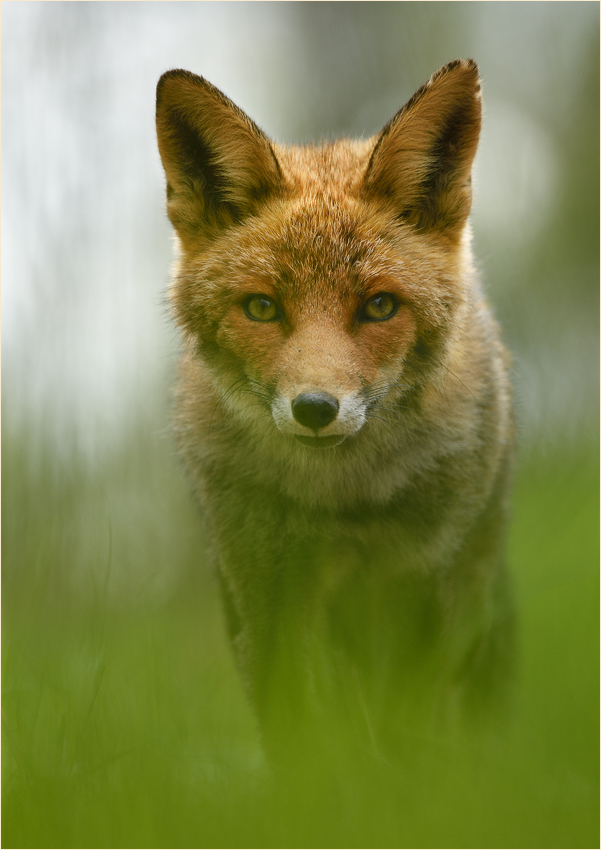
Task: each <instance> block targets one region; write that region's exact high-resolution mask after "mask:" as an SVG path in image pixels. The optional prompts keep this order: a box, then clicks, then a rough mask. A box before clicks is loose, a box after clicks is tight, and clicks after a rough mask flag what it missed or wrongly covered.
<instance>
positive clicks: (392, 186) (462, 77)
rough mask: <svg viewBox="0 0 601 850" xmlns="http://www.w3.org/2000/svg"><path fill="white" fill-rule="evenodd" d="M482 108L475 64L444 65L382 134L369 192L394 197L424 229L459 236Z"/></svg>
mask: <svg viewBox="0 0 601 850" xmlns="http://www.w3.org/2000/svg"><path fill="white" fill-rule="evenodd" d="M481 113H482V107H481V96H480V79H479V76H478V68H477V66H476V63H475V62H474V61H472V60H471V59H467V60H465V61H464V60H456V61H455V62H451V63H450V64H448V65H445V66H444V67H443V68H441V69H440V70H439V71H437V72H436V73H435V74H434V75H433V76H432V77H431V78H430V80H429V81H428V82H427V83H426V84H425V85H424V86H422V87H421V88H420V89H419V90H418V91H417V92H416V93H415V94H414V95H413V97H412V98H411V99H410V100H409V101H408V102H407V103H406V104H405V106H404V107H403V108H402V109H401V110H400V112H397V114H396V115H395V116H394V118H393V119H392V121H390V122H389V123H388V124H387V125H386V127H384V129H383V130H382V132H381V133H380V135H379V136H378V138H377V140H376V144H375V147H374V150H373V153H372V156H371V159H370V162H369V165H368V168H367V171H366V174H365V178H364V191H365V193H366V195H367V197H379V198H380V199H382V200H385V201H388V202H390V203H391V204H392V205H393V207H394V210H395V215H396V216H397V217H398V218H400V219H403V220H405V221H407V222H409V223H410V224H412V225H413V226H415V227H416V228H417V229H418V230H421V231H438V232H444V233H445V234H447V235H448V236H450V237H456V236H459V234H460V233H461V231H462V229H463V225H464V224H465V221H466V219H467V217H468V215H469V212H470V207H471V201H472V190H471V171H472V162H473V159H474V155H475V153H476V148H477V146H478V137H479V135H480V122H481Z"/></svg>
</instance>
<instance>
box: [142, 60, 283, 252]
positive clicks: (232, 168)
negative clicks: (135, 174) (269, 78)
mask: <svg viewBox="0 0 601 850" xmlns="http://www.w3.org/2000/svg"><path fill="white" fill-rule="evenodd" d="M156 125H157V138H158V143H159V152H160V155H161V160H162V162H163V168H164V169H165V174H166V176H167V211H168V214H169V218H170V219H171V222H172V224H173V226H174V227H175V229H176V230H177V232H178V233H179V235H180V236H181V237H182V238H183V239H184V240H186V237H188V238H196V239H198V237H199V234H200V233H201V232H202V233H204V234H206V235H208V236H209V237H210V235H211V233H213V234H214V233H216V232H217V231H219V230H220V229H222V228H224V227H227V226H230V225H232V224H234V223H236V222H239V221H242V220H243V219H244V218H245V217H246V216H248V215H251V214H252V213H253V212H255V210H256V209H257V208H258V207H259V206H260V204H261V202H262V201H264V200H265V199H266V198H267V197H268V196H269V195H270V194H272V193H274V192H276V191H277V188H278V186H279V183H280V169H279V165H278V162H277V160H276V158H275V154H274V152H273V150H272V147H271V145H270V143H269V140H268V139H267V137H266V136H265V135H264V134H263V133H262V132H261V130H259V128H258V127H257V126H256V125H255V124H254V123H253V122H252V121H251V120H250V118H249V117H248V116H247V115H245V114H244V112H242V110H241V109H238V107H237V106H236V105H235V104H234V103H232V101H231V100H229V99H228V98H227V97H226V96H225V95H224V94H222V93H221V92H220V91H219V89H216V88H215V86H212V85H211V84H210V83H208V82H207V81H206V80H204V79H203V78H202V77H197V76H196V75H195V74H191V73H189V72H188V71H179V70H175V71H168V72H167V73H166V74H163V76H162V77H161V78H160V80H159V82H158V85H157V102H156Z"/></svg>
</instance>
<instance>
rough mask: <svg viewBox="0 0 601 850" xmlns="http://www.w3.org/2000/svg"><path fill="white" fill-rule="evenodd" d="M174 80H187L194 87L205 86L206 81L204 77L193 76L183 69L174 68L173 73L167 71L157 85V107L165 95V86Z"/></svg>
mask: <svg viewBox="0 0 601 850" xmlns="http://www.w3.org/2000/svg"><path fill="white" fill-rule="evenodd" d="M172 80H185V81H186V82H188V83H193V84H194V85H199V84H200V85H205V80H204V79H203V78H202V77H199V76H198V75H197V74H193V73H192V72H191V71H185V70H184V69H183V68H173V70H171V71H165V73H164V74H161V76H160V77H159V81H158V83H157V106H158V105H159V102H160V100H161V97H162V95H163V93H164V89H165V86H166V85H167V84H169V83H170V82H171V81H172Z"/></svg>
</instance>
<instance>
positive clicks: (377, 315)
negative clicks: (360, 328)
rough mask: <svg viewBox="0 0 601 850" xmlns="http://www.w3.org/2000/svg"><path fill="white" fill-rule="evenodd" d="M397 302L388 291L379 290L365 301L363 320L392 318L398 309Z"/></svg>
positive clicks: (374, 320)
mask: <svg viewBox="0 0 601 850" xmlns="http://www.w3.org/2000/svg"><path fill="white" fill-rule="evenodd" d="M397 306H398V305H397V302H396V300H395V298H394V297H393V296H392V295H389V294H388V292H378V294H377V295H374V296H373V297H372V298H370V299H369V301H367V302H366V303H365V306H364V307H363V313H362V318H363V321H368V322H382V321H383V320H384V319H390V318H391V317H392V316H394V314H395V313H396V311H397Z"/></svg>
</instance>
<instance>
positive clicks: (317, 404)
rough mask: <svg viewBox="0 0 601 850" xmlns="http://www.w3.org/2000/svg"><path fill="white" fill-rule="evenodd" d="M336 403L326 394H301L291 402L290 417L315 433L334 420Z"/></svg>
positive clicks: (336, 408) (336, 409)
mask: <svg viewBox="0 0 601 850" xmlns="http://www.w3.org/2000/svg"><path fill="white" fill-rule="evenodd" d="M337 413H338V402H337V401H336V399H335V398H333V397H332V396H331V395H328V393H301V394H300V395H297V397H296V398H295V399H294V401H293V402H292V415H293V416H294V418H295V419H296V421H297V422H300V424H301V425H305V426H306V427H307V428H312V429H313V430H314V431H317V430H318V429H319V428H325V427H326V425H329V424H330V422H333V421H334V419H336V415H337Z"/></svg>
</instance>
